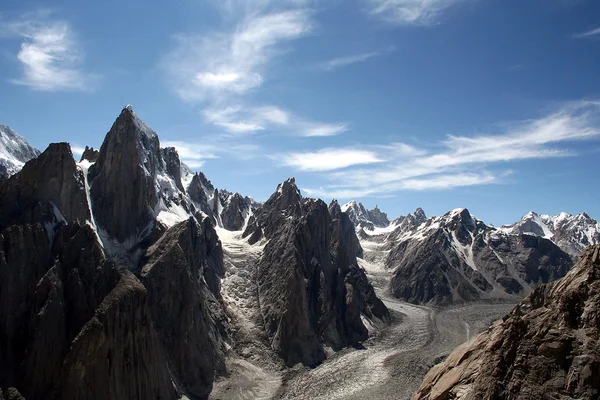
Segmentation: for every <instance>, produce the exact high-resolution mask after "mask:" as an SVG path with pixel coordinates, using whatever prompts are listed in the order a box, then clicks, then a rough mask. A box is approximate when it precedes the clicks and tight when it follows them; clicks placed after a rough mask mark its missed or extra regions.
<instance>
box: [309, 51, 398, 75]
mask: <svg viewBox="0 0 600 400" xmlns="http://www.w3.org/2000/svg"><path fill="white" fill-rule="evenodd" d="M395 50H396V48H395V47H393V46H391V47H389V48H388V49H387V50H385V51H372V52H368V53H361V54H351V55H348V56H342V57H336V58H332V59H331V60H327V61H324V62H321V63H318V64H316V66H315V67H316V69H318V70H321V71H326V72H331V71H335V70H337V69H340V68H344V67H347V66H350V65H352V64H359V63H363V62H366V61H368V60H370V59H372V58H376V57H381V56H383V55H386V54H389V53H391V52H393V51H395Z"/></svg>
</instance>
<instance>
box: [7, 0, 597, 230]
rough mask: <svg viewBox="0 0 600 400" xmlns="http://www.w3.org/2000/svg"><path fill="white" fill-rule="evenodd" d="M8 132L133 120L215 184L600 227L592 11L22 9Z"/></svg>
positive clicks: (509, 0) (540, 0) (592, 5)
mask: <svg viewBox="0 0 600 400" xmlns="http://www.w3.org/2000/svg"><path fill="white" fill-rule="evenodd" d="M0 78H1V79H0V92H1V93H2V95H1V96H0V122H2V123H5V124H7V125H10V126H11V127H12V128H13V129H15V130H16V131H18V132H20V133H21V134H22V135H23V136H25V137H26V138H27V139H28V140H29V141H30V142H31V143H32V144H33V145H34V146H36V147H38V148H39V149H44V148H45V147H46V146H47V144H48V143H50V142H56V141H68V142H71V143H72V145H73V147H74V148H75V149H77V148H81V147H82V146H84V145H91V146H94V147H99V146H100V144H101V143H102V140H103V138H104V135H105V134H106V132H107V131H108V129H109V128H110V126H111V124H112V122H113V121H114V119H115V118H116V116H117V115H118V113H119V112H120V110H121V108H122V107H123V106H124V105H126V104H129V103H131V104H133V105H134V108H135V110H136V112H137V114H138V115H139V116H140V117H141V118H142V119H144V120H145V121H146V122H147V123H148V124H149V125H150V126H152V127H153V128H154V129H155V130H156V131H157V132H158V134H159V137H160V139H161V143H162V144H163V146H164V145H174V146H176V147H177V148H178V150H179V152H180V155H181V158H182V159H183V160H184V161H185V162H186V163H188V164H189V165H190V166H191V167H193V169H194V170H202V171H204V172H205V173H206V174H207V175H208V177H209V178H210V179H211V180H212V181H213V183H214V184H215V185H216V186H217V187H222V188H227V189H229V190H233V191H239V192H240V193H242V194H247V195H251V196H253V197H255V198H257V199H259V200H265V199H266V198H267V197H268V196H269V194H270V193H272V192H273V191H274V189H275V187H276V185H277V183H279V182H281V181H283V180H285V179H286V178H287V177H289V176H295V177H296V181H297V183H298V185H299V186H300V188H301V189H302V191H303V193H304V194H305V195H310V196H315V197H321V198H323V199H324V200H325V201H327V202H329V200H330V199H332V198H338V199H339V200H340V201H341V202H345V201H347V200H351V199H357V200H360V201H362V202H363V203H364V204H365V205H366V206H367V207H374V206H375V205H376V204H378V205H379V206H380V208H382V209H383V210H385V211H387V212H388V213H389V214H390V215H391V216H394V217H395V216H398V215H400V214H406V213H408V212H411V211H412V210H414V209H415V208H416V207H419V206H420V207H423V208H424V209H425V211H426V213H427V214H428V215H439V214H442V213H444V212H445V211H447V210H449V209H452V208H456V207H467V208H469V209H470V210H471V211H472V212H473V213H474V214H475V215H477V216H478V217H480V218H481V219H483V220H484V221H486V222H491V223H494V224H502V223H509V222H513V221H514V220H516V219H518V218H520V216H522V215H524V214H525V213H527V212H528V211H530V210H536V211H538V212H540V213H550V214H557V213H558V212H560V211H567V212H570V213H578V212H581V211H587V212H588V213H589V214H590V215H592V216H594V217H596V218H599V217H600V201H598V199H599V198H600V189H599V187H598V165H599V164H598V159H599V157H600V141H599V139H600V2H598V1H596V0H527V1H523V0H502V1H499V0H347V1H342V0H331V1H326V0H320V1H319V0H312V1H311V0H278V1H275V0H222V1H200V0H183V1H178V2H166V1H152V2H148V1H142V0H128V1H113V0H107V1H103V2H85V6H82V2H80V1H53V0H46V1H38V2H34V1H24V0H4V1H3V2H2V5H1V6H0Z"/></svg>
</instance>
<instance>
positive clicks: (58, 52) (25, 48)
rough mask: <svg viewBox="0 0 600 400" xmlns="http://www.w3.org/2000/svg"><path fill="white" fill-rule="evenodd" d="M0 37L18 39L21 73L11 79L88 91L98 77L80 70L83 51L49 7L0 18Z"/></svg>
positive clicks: (33, 86) (49, 88) (41, 87)
mask: <svg viewBox="0 0 600 400" xmlns="http://www.w3.org/2000/svg"><path fill="white" fill-rule="evenodd" d="M0 37H4V38H8V39H15V38H16V39H20V40H21V41H22V42H21V46H20V49H19V51H18V53H17V54H16V59H17V60H18V61H19V62H20V63H21V65H22V67H23V76H22V77H20V78H16V79H12V80H11V82H12V83H15V84H18V85H24V86H27V87H29V88H31V89H33V90H39V91H87V90H90V89H91V88H92V87H93V83H94V81H95V79H96V78H97V77H96V76H95V75H93V74H90V73H87V72H85V71H84V70H83V68H82V66H81V63H82V60H83V52H82V50H81V48H80V46H79V44H78V43H77V41H76V38H75V35H74V34H73V31H72V29H71V27H70V25H69V24H68V23H67V22H66V21H61V20H55V19H52V13H51V12H49V11H38V12H33V13H27V14H24V15H22V16H21V17H19V18H17V19H14V20H0Z"/></svg>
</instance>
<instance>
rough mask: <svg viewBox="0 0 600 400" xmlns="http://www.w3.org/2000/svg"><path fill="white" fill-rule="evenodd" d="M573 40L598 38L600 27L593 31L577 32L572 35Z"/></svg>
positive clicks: (599, 36)
mask: <svg viewBox="0 0 600 400" xmlns="http://www.w3.org/2000/svg"><path fill="white" fill-rule="evenodd" d="M573 38H575V39H590V38H600V27H598V28H595V29H590V30H589V31H585V32H579V33H576V34H574V35H573Z"/></svg>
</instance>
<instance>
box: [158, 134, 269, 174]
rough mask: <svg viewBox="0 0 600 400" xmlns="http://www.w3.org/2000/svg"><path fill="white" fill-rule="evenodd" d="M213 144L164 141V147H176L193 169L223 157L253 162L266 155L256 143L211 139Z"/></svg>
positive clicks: (162, 144)
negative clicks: (252, 160) (225, 143)
mask: <svg viewBox="0 0 600 400" xmlns="http://www.w3.org/2000/svg"><path fill="white" fill-rule="evenodd" d="M211 140H212V142H211V143H206V142H201V143H200V142H192V141H190V142H186V141H181V140H174V141H170V140H167V141H163V142H162V143H161V146H162V147H175V149H176V150H177V154H179V158H180V159H181V162H183V163H184V164H186V165H187V166H188V167H190V168H191V169H197V168H200V167H202V166H203V165H204V164H205V163H206V162H207V161H208V160H211V159H217V158H221V157H222V156H226V157H230V158H236V159H238V160H251V159H254V158H257V157H260V156H262V155H263V154H264V150H263V149H262V147H261V146H259V145H257V144H254V143H243V142H242V143H228V144H227V145H223V143H224V142H231V138H223V137H217V138H211Z"/></svg>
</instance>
